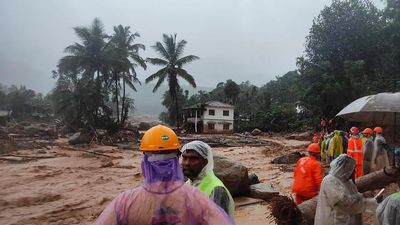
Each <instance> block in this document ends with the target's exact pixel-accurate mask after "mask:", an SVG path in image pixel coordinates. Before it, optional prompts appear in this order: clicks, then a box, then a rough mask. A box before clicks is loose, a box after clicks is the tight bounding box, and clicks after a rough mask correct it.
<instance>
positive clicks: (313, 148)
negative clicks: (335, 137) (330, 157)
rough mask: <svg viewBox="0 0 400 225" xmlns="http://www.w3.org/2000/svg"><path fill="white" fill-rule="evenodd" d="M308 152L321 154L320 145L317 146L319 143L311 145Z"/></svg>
mask: <svg viewBox="0 0 400 225" xmlns="http://www.w3.org/2000/svg"><path fill="white" fill-rule="evenodd" d="M307 150H308V151H309V152H313V153H320V150H321V149H320V147H319V144H317V143H311V144H310V145H309V146H308V147H307Z"/></svg>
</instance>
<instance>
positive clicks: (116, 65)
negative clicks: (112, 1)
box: [107, 25, 147, 124]
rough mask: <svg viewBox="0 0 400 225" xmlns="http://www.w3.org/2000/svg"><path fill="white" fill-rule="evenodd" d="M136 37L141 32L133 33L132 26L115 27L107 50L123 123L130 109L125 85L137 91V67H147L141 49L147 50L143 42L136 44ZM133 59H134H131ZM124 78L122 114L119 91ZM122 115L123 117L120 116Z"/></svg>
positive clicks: (118, 117)
mask: <svg viewBox="0 0 400 225" xmlns="http://www.w3.org/2000/svg"><path fill="white" fill-rule="evenodd" d="M136 37H140V35H139V33H137V32H136V33H133V34H132V33H131V31H130V27H129V26H126V27H123V26H122V25H119V26H116V27H114V34H113V36H112V37H111V40H110V45H109V47H108V48H107V49H108V50H107V52H110V55H111V59H112V60H111V64H112V66H111V70H112V72H111V73H112V79H111V80H112V81H113V82H114V85H115V93H114V95H115V100H116V103H117V121H118V123H120V122H121V124H123V123H124V122H125V119H126V118H125V117H124V115H126V112H127V111H126V110H128V108H127V105H126V89H125V86H126V85H128V87H130V88H131V89H132V90H134V91H136V88H135V86H134V83H135V82H137V83H139V84H140V82H139V80H138V79H137V74H136V70H135V68H136V67H137V66H140V67H142V68H143V69H146V68H147V66H146V63H145V60H144V59H143V58H142V57H140V55H139V50H140V49H142V50H145V46H144V45H142V44H137V43H136V44H134V40H135V38H136ZM131 60H132V61H131ZM121 80H122V89H123V93H122V103H121V106H122V107H121V114H120V113H119V93H120V89H121V83H120V81H121ZM119 115H121V117H120V116H119ZM120 118H121V120H120Z"/></svg>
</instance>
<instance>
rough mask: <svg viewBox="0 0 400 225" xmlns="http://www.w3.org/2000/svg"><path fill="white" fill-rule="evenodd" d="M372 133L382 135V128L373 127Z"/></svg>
mask: <svg viewBox="0 0 400 225" xmlns="http://www.w3.org/2000/svg"><path fill="white" fill-rule="evenodd" d="M374 132H375V133H378V134H382V133H383V130H382V127H375V128H374Z"/></svg>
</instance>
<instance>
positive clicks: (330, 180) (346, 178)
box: [314, 154, 367, 225]
mask: <svg viewBox="0 0 400 225" xmlns="http://www.w3.org/2000/svg"><path fill="white" fill-rule="evenodd" d="M330 166H331V170H330V171H329V175H327V176H326V177H325V178H324V179H323V180H322V184H321V190H320V192H319V196H318V203H317V210H316V214H315V220H314V224H315V225H360V224H362V217H361V213H362V212H364V210H365V209H366V202H367V201H366V199H364V198H363V196H362V194H361V193H359V192H358V191H357V187H356V185H355V184H354V182H353V181H352V180H351V179H350V178H351V177H352V175H353V171H354V169H355V167H356V161H355V160H354V159H353V158H351V157H349V156H347V155H346V154H342V155H340V156H339V157H337V158H336V159H335V160H333V161H332V162H331V164H330Z"/></svg>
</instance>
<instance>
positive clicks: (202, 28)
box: [0, 0, 383, 92]
mask: <svg viewBox="0 0 400 225" xmlns="http://www.w3.org/2000/svg"><path fill="white" fill-rule="evenodd" d="M330 2H331V1H330V0H143V1H137V0H102V1H100V0H0V32H1V35H0V83H3V84H6V85H11V84H17V85H21V84H24V85H26V86H27V87H28V88H31V89H34V90H36V91H40V92H47V91H49V90H50V89H51V88H53V86H54V84H55V80H53V79H52V78H51V71H52V70H54V69H56V65H57V62H58V60H59V59H60V58H61V57H62V56H64V53H63V50H64V49H65V47H66V46H68V45H70V44H72V43H73V42H75V41H79V40H78V39H77V37H76V35H75V33H74V31H73V30H72V28H73V27H75V26H88V25H90V24H91V22H92V21H93V19H94V18H95V17H98V18H99V19H100V20H101V21H102V22H103V23H104V26H105V29H106V32H107V33H108V34H112V27H113V26H116V25H119V24H122V25H124V26H130V27H131V31H134V32H139V33H140V35H141V38H139V39H137V41H138V42H139V43H142V44H145V45H146V47H147V49H146V51H145V52H142V56H143V57H155V56H156V55H155V53H154V51H153V50H152V49H151V48H150V46H151V45H153V44H154V43H155V42H156V41H159V40H161V38H162V33H166V34H172V33H177V34H178V39H182V38H183V39H185V40H186V41H187V42H188V44H187V47H186V49H185V54H186V55H188V54H194V55H197V56H199V57H200V60H198V61H195V62H193V63H192V64H191V65H189V66H188V67H187V69H188V70H189V71H190V73H191V74H192V75H193V76H194V77H195V79H196V81H197V85H198V86H201V87H215V86H216V84H217V83H218V82H221V81H225V80H227V79H233V80H235V81H236V82H239V83H240V82H242V81H246V80H249V81H250V82H251V83H253V84H256V85H263V84H265V83H266V82H268V81H270V80H271V79H274V77H275V76H278V75H283V74H285V73H286V72H288V71H290V70H294V69H296V58H297V57H298V56H301V55H302V54H303V52H304V43H305V37H306V36H307V34H308V31H309V29H310V27H311V25H312V20H313V18H314V17H316V16H317V15H318V14H319V12H320V11H321V10H322V9H323V7H324V6H325V5H328V4H330ZM376 2H377V4H378V5H379V7H380V8H382V4H383V3H382V2H381V1H380V0H376ZM156 70H157V67H155V66H149V68H148V70H147V71H142V70H139V71H138V72H139V79H141V80H144V79H145V78H146V77H147V76H148V75H150V74H151V73H152V72H155V71H156ZM182 84H185V83H184V81H182Z"/></svg>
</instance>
